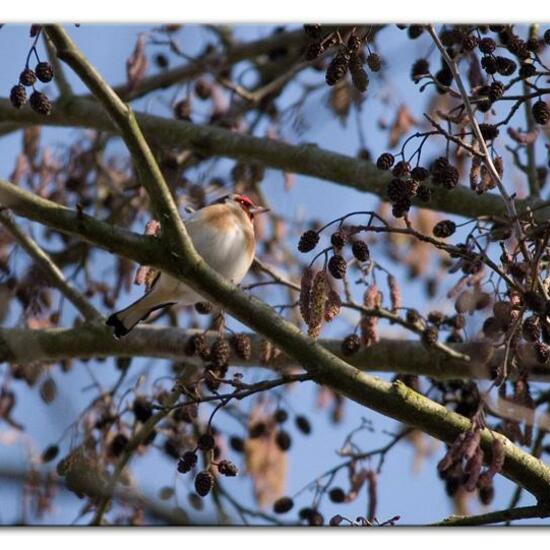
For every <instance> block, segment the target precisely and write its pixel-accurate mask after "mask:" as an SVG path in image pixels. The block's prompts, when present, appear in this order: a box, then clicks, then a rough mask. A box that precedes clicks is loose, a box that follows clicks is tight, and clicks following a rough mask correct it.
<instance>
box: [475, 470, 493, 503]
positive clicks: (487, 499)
mask: <svg viewBox="0 0 550 550" xmlns="http://www.w3.org/2000/svg"><path fill="white" fill-rule="evenodd" d="M482 476H483V474H482V475H481V476H480V479H481V477H482ZM478 484H479V481H478ZM478 496H479V500H480V502H481V504H483V505H484V506H489V504H491V502H493V499H494V498H495V488H494V487H493V485H492V484H491V485H487V486H485V485H482V486H481V487H480V488H479V489H478Z"/></svg>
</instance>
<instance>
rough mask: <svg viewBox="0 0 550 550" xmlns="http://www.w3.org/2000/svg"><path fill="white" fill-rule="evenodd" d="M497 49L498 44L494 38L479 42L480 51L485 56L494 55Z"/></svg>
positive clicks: (483, 39)
mask: <svg viewBox="0 0 550 550" xmlns="http://www.w3.org/2000/svg"><path fill="white" fill-rule="evenodd" d="M496 48H497V44H496V42H495V41H494V40H493V39H492V38H488V37H487V38H482V39H481V40H480V41H479V51H480V52H481V53H483V54H485V55H489V54H492V53H493V52H494V51H495V50H496Z"/></svg>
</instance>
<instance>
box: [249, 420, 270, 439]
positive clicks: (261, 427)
mask: <svg viewBox="0 0 550 550" xmlns="http://www.w3.org/2000/svg"><path fill="white" fill-rule="evenodd" d="M266 431H267V426H266V425H265V422H256V423H254V424H252V425H251V426H250V428H249V429H248V436H249V437H250V438H251V439H256V438H258V437H261V436H262V435H264V434H265V433H266Z"/></svg>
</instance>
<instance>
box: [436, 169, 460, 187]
mask: <svg viewBox="0 0 550 550" xmlns="http://www.w3.org/2000/svg"><path fill="white" fill-rule="evenodd" d="M458 178H459V173H458V170H457V169H456V168H455V167H454V166H451V165H449V166H447V167H446V168H443V169H441V170H436V171H433V172H432V182H433V183H434V185H442V186H443V187H445V188H446V189H454V188H455V187H456V186H457V185H458Z"/></svg>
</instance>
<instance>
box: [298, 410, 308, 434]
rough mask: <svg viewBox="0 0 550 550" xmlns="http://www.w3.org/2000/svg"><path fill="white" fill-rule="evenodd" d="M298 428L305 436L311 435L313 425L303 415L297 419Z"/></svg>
mask: <svg viewBox="0 0 550 550" xmlns="http://www.w3.org/2000/svg"><path fill="white" fill-rule="evenodd" d="M295 422H296V427H297V428H298V429H299V430H300V431H301V432H302V433H303V434H304V435H309V434H310V433H311V423H310V421H309V420H308V419H307V418H306V417H305V416H303V415H298V416H297V417H296V419H295Z"/></svg>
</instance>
